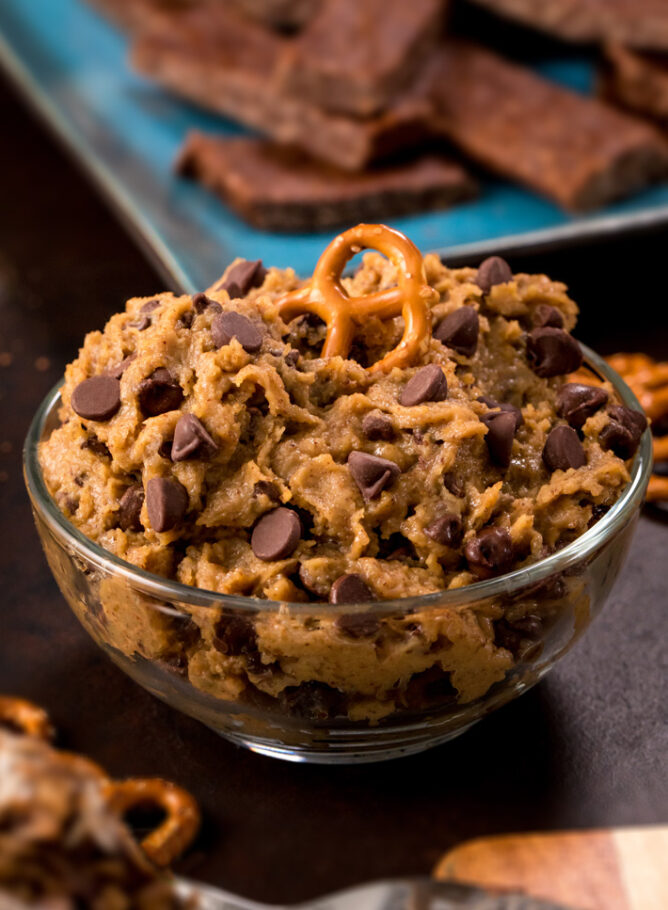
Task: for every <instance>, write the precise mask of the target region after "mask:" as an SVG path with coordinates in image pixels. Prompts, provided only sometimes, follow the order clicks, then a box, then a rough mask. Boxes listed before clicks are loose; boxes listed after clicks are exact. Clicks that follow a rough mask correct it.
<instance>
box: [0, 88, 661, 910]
mask: <svg viewBox="0 0 668 910" xmlns="http://www.w3.org/2000/svg"><path fill="white" fill-rule="evenodd" d="M0 123H2V142H1V143H0V521H1V525H0V540H1V541H2V543H1V546H0V581H1V584H2V597H0V692H3V693H8V694H17V695H21V696H25V697H28V698H32V699H34V700H35V701H37V702H39V703H40V704H42V705H44V706H45V707H46V708H48V710H49V711H50V712H51V714H52V716H53V720H54V722H55V724H56V725H57V727H58V729H59V730H60V744H62V745H63V746H66V747H67V748H69V749H74V750H77V751H81V752H85V753H86V754H88V755H90V756H91V757H92V758H94V759H96V760H98V761H99V762H100V763H101V764H103V765H104V766H105V767H106V768H107V769H108V770H109V772H110V773H111V774H112V775H114V776H127V775H161V776H164V777H167V778H171V779H173V780H175V781H177V782H178V783H180V784H182V785H184V786H186V787H187V788H188V789H189V790H191V791H192V793H193V794H194V795H195V796H196V797H197V799H198V800H199V802H200V804H201V806H202V807H203V810H204V815H205V823H204V827H203V831H202V834H201V836H200V837H199V839H198V842H197V844H196V845H195V847H194V848H193V849H192V850H191V851H190V853H189V854H188V855H187V856H186V857H185V858H184V859H183V860H182V862H181V863H180V865H179V871H181V872H182V873H184V874H187V875H191V876H194V877H199V878H201V879H203V880H206V881H209V882H213V883H216V884H219V885H222V886H224V887H226V888H229V889H230V890H233V891H237V892H239V893H242V894H245V895H247V896H249V897H255V898H259V899H263V900H267V901H272V902H291V901H297V900H301V899H305V898H308V897H313V896H316V895H318V894H321V893H324V892H326V891H328V890H333V889H337V888H340V887H343V886H345V885H349V884H353V883H355V882H360V881H363V880H367V879H371V878H374V877H382V876H390V875H400V874H409V873H425V872H428V871H429V870H430V868H431V867H432V866H433V864H434V863H435V862H436V861H437V859H438V857H439V855H440V854H441V853H442V852H443V851H445V850H447V849H448V848H450V847H452V846H453V845H455V844H457V843H459V842H461V841H462V840H465V839H467V838H471V837H476V836H479V835H484V834H490V833H502V832H511V831H524V830H555V829H560V828H573V827H577V828H579V827H591V826H602V825H628V824H636V823H651V822H668V783H667V780H666V773H665V757H666V754H667V752H668V739H667V736H666V730H667V729H668V725H667V724H666V708H665V703H666V669H667V666H666V665H667V663H668V659H667V657H666V647H665V642H664V638H665V632H666V622H665V613H666V606H667V601H668V595H667V593H666V589H667V586H668V559H667V558H666V548H667V546H668V526H667V524H666V521H665V518H664V517H663V515H665V513H663V515H662V513H661V512H659V511H658V510H649V509H646V511H645V514H644V516H643V517H642V519H641V522H640V525H639V528H638V532H637V534H636V537H635V541H634V545H633V548H632V552H631V554H630V557H629V560H628V563H627V565H626V567H625V569H624V571H623V573H622V576H621V578H620V580H619V582H618V583H617V585H616V587H615V589H614V591H613V593H612V595H611V597H610V600H609V603H608V606H607V608H606V610H605V612H604V614H603V616H602V617H600V618H599V620H598V621H597V622H596V623H595V625H594V627H593V628H592V629H591V630H590V631H589V633H588V634H587V635H586V637H585V638H584V639H583V640H582V641H581V642H580V643H579V645H578V646H577V647H576V648H575V650H574V651H573V652H571V654H570V655H569V656H568V657H566V658H565V659H564V661H563V662H562V663H561V664H560V665H559V666H558V667H557V668H556V669H555V670H554V671H553V673H552V674H551V675H550V677H549V678H548V679H547V680H546V681H544V682H543V683H541V684H540V685H539V686H538V687H537V688H535V689H534V690H532V691H531V692H530V693H529V694H528V695H526V696H524V697H523V698H521V699H520V700H519V701H517V702H515V703H513V704H511V705H509V706H508V707H506V708H504V709H502V710H501V711H499V712H497V713H496V714H495V715H492V716H491V717H489V718H488V719H486V720H485V721H483V722H482V723H480V724H479V725H478V726H477V727H475V728H474V729H473V730H472V731H471V732H469V733H467V734H466V735H465V736H464V737H463V738H461V739H458V740H456V741H454V742H452V743H450V744H448V745H445V746H443V747H441V748H438V749H434V750H432V751H431V752H428V753H425V754H423V755H421V756H417V757H414V758H407V759H403V760H400V761H395V762H389V763H385V764H379V765H366V766H357V767H354V766H353V767H347V768H346V767H336V768H335V767H326V766H310V767H309V766H298V765H290V764H286V763H283V762H278V761H275V760H271V759H267V758H262V757H259V756H255V755H252V754H251V753H249V752H246V751H243V750H241V749H239V748H237V747H235V746H233V745H231V744H229V743H227V742H225V741H224V740H222V739H220V738H219V737H218V736H217V735H215V734H214V733H212V732H210V731H209V730H207V729H206V728H204V727H203V726H201V725H200V724H198V723H196V722H195V721H192V720H190V719H189V718H187V717H184V716H181V715H179V714H177V713H176V712H174V711H172V710H171V709H170V708H168V707H166V706H165V705H163V704H161V703H160V702H158V701H156V700H155V699H154V698H153V697H152V696H150V695H149V694H147V693H146V692H144V691H143V690H141V689H140V688H138V687H137V686H136V685H135V684H134V683H132V682H131V681H130V680H129V679H128V678H126V677H125V676H124V675H123V674H122V673H121V672H120V671H119V670H117V669H116V668H115V667H114V666H113V665H112V664H111V663H110V662H109V661H108V660H107V659H106V658H105V657H104V656H103V655H102V653H101V652H99V651H98V650H97V649H96V647H95V646H94V645H93V644H92V642H91V641H90V640H89V639H88V637H87V636H86V634H85V633H84V632H83V630H82V629H81V628H80V627H79V625H78V623H77V621H76V620H75V619H74V617H73V615H72V614H71V613H70V611H69V609H68V608H67V606H66V604H65V602H64V600H63V598H62V597H61V596H60V594H59V592H58V590H57V588H56V585H55V582H54V581H53V579H52V578H51V575H50V573H49V570H48V568H47V566H46V562H45V561H44V558H43V556H42V552H41V550H40V546H39V542H38V539H37V535H36V533H35V531H34V528H33V525H32V519H31V516H30V511H29V506H28V499H27V495H26V494H25V492H24V489H23V483H22V480H21V459H20V455H21V446H22V442H23V438H24V436H25V433H26V430H27V427H28V423H29V421H30V419H31V417H32V414H33V412H34V411H35V409H36V407H37V405H38V404H39V402H40V401H41V399H42V397H43V396H44V394H45V393H46V392H47V391H48V390H49V389H50V388H51V386H52V385H53V384H54V383H55V382H56V381H57V380H58V378H59V377H60V376H61V375H62V371H63V367H64V365H65V363H66V362H67V361H69V360H70V359H72V357H73V356H74V355H75V354H76V351H77V348H78V345H79V343H80V341H81V340H82V338H83V335H84V333H85V332H86V331H88V330H89V329H92V328H98V327H101V326H102V325H103V324H104V322H105V321H106V319H107V318H108V317H109V316H110V315H111V314H112V313H113V312H115V311H116V310H117V309H118V308H119V307H120V306H122V305H123V303H124V301H125V299H126V298H127V297H129V296H135V295H148V294H151V293H154V292H156V291H158V290H162V289H163V287H164V282H163V280H162V279H161V277H159V276H158V275H156V273H155V272H154V271H153V269H152V268H151V266H150V265H149V264H148V263H147V262H146V261H145V260H144V259H143V258H142V255H141V254H140V252H139V251H138V250H137V248H136V247H135V246H134V245H133V242H132V240H131V239H130V238H129V237H128V236H127V234H126V233H125V232H124V231H123V229H122V228H121V227H120V226H119V224H118V223H117V222H116V221H115V219H114V217H113V216H112V215H111V214H110V213H109V211H108V210H107V208H106V207H105V205H104V204H103V203H102V202H101V201H100V199H99V198H98V197H97V195H96V193H95V192H94V190H93V189H92V188H91V186H90V185H89V184H88V183H87V182H86V180H85V179H84V178H83V177H82V176H81V175H80V173H78V171H77V170H76V168H75V167H74V166H73V165H72V163H71V162H70V161H69V160H68V159H66V158H65V156H64V155H63V153H62V152H61V151H60V150H59V149H58V148H57V147H56V146H55V145H54V143H53V141H52V140H51V138H50V137H49V136H48V135H47V134H46V133H45V132H44V130H43V129H42V128H41V127H40V126H39V125H38V124H36V123H35V121H34V120H33V118H32V117H31V116H30V115H29V114H28V113H27V112H26V110H25V109H24V108H23V106H22V104H21V103H20V102H19V101H18V100H17V99H16V97H15V96H14V95H13V94H12V91H10V89H9V88H8V87H7V86H6V85H5V84H3V83H2V82H0ZM509 258H510V259H511V264H512V266H513V268H514V270H515V271H520V270H527V271H545V272H547V273H549V274H551V275H552V276H553V277H555V278H559V279H562V280H564V281H566V282H567V283H568V285H569V286H570V288H571V292H572V294H573V296H574V297H575V299H576V300H577V301H578V302H579V303H580V305H581V307H582V314H581V321H580V327H579V330H578V334H579V337H580V338H581V339H582V340H583V341H585V342H586V343H588V344H590V345H592V346H593V347H595V348H596V349H597V350H599V351H600V352H602V353H611V352H612V351H615V350H644V351H647V352H649V353H650V354H653V355H655V356H662V357H663V358H666V357H668V307H667V306H666V275H667V274H668V229H666V230H662V231H655V232H653V233H651V234H648V233H644V234H639V233H636V234H634V235H633V236H627V237H614V238H607V239H605V240H603V241H601V242H598V243H592V244H588V245H580V246H578V247H577V248H575V249H570V250H564V251H558V252H548V251H543V252H537V253H535V254H533V255H513V256H511V257H509ZM224 265H225V263H222V262H221V271H222V269H223V267H224ZM213 277H214V276H212V278H213Z"/></svg>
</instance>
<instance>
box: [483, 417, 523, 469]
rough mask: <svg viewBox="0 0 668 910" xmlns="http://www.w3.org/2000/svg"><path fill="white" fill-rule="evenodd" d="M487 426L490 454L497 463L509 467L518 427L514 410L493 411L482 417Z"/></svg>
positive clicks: (486, 438)
mask: <svg viewBox="0 0 668 910" xmlns="http://www.w3.org/2000/svg"><path fill="white" fill-rule="evenodd" d="M480 419H481V420H482V422H483V423H484V424H485V426H486V427H487V434H486V436H485V442H486V443H487V448H488V450H489V455H490V458H491V459H492V461H493V462H494V463H495V464H498V465H499V467H501V468H507V467H508V465H509V464H510V455H511V452H512V450H513V439H514V438H515V430H516V429H517V418H516V416H515V414H514V413H513V412H512V411H492V413H491V414H484V415H483V416H482V417H481V418H480Z"/></svg>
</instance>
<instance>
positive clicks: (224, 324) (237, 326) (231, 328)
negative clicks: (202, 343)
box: [211, 310, 262, 354]
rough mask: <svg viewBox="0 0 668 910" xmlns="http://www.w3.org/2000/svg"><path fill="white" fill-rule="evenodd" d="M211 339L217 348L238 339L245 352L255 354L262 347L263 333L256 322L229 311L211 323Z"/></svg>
mask: <svg viewBox="0 0 668 910" xmlns="http://www.w3.org/2000/svg"><path fill="white" fill-rule="evenodd" d="M211 337H212V338H213V343H214V344H215V346H216V347H217V348H222V347H223V345H225V344H229V343H230V341H232V339H233V338H236V339H237V341H238V342H239V344H240V345H241V347H242V348H243V349H244V351H247V352H248V353H249V354H254V353H255V352H256V351H259V350H260V348H261V347H262V332H260V330H259V328H258V327H257V326H256V325H255V323H254V322H251V320H250V319H249V318H248V316H244V315H242V314H241V313H234V312H232V311H230V310H228V311H227V312H225V313H219V315H218V316H216V317H215V319H214V320H213V322H212V323H211Z"/></svg>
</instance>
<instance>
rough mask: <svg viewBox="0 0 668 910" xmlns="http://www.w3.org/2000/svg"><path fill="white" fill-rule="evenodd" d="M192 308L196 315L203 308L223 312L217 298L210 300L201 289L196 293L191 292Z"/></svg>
mask: <svg viewBox="0 0 668 910" xmlns="http://www.w3.org/2000/svg"><path fill="white" fill-rule="evenodd" d="M192 301H193V309H194V311H195V313H196V314H197V315H198V316H201V315H202V313H204V312H205V310H209V309H211V310H217V311H218V312H219V313H222V312H223V308H222V306H221V305H220V304H219V303H218V301H217V300H212V299H211V298H210V297H207V296H206V294H203V293H202V292H201V291H200V292H199V293H197V294H193V297H192Z"/></svg>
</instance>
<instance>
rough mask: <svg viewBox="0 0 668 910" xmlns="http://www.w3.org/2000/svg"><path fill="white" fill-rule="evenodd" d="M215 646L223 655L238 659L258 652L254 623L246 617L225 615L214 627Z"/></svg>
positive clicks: (231, 614)
mask: <svg viewBox="0 0 668 910" xmlns="http://www.w3.org/2000/svg"><path fill="white" fill-rule="evenodd" d="M213 644H214V647H215V648H216V650H217V651H220V653H221V654H229V655H230V657H238V656H239V655H241V654H252V653H254V652H255V651H256V650H257V634H256V632H255V626H254V625H253V622H252V621H251V620H250V619H248V618H247V617H245V616H237V615H236V614H233V613H223V614H222V616H221V617H220V619H219V620H218V622H217V623H216V625H215V627H214V638H213Z"/></svg>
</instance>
